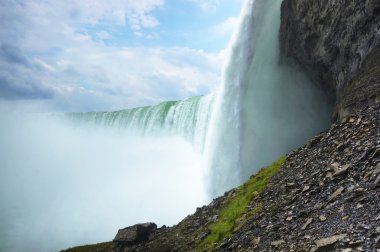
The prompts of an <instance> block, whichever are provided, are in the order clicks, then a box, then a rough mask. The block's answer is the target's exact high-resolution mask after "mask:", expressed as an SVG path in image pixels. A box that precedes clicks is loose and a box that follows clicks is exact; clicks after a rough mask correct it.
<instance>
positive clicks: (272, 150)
mask: <svg viewBox="0 0 380 252" xmlns="http://www.w3.org/2000/svg"><path fill="white" fill-rule="evenodd" d="M281 2H282V1H281V0H272V1H268V0H256V1H254V0H246V1H245V4H244V7H243V10H242V14H241V17H240V27H239V30H238V31H237V32H236V34H235V35H234V37H233V38H232V40H231V44H230V56H229V61H228V63H227V65H226V67H225V70H224V76H223V80H224V81H223V83H222V86H221V90H220V91H219V93H218V96H217V98H216V104H215V106H216V107H215V109H214V111H215V112H214V114H213V117H212V119H211V120H212V122H211V125H210V127H209V129H210V131H209V132H210V134H208V140H207V144H206V151H208V154H207V156H208V159H209V160H208V162H209V164H208V166H209V167H210V171H209V180H210V181H211V182H210V186H209V187H210V193H211V194H212V195H214V196H215V195H220V194H222V193H223V192H225V191H226V190H228V189H230V188H232V187H234V186H237V185H238V184H240V183H241V182H242V181H244V180H245V179H247V178H248V177H249V176H250V175H252V174H253V173H254V172H255V171H257V170H258V169H260V168H261V167H263V166H265V165H268V164H270V163H271V162H273V161H275V160H276V159H278V158H279V156H280V155H282V154H285V153H287V152H289V151H290V150H292V149H293V148H295V147H297V146H300V145H302V144H304V143H305V141H306V140H307V139H308V138H309V137H311V136H313V135H315V134H316V133H318V132H319V131H321V130H323V129H325V128H327V127H328V125H329V123H330V119H329V118H330V111H331V104H330V103H329V101H328V99H327V98H326V95H325V94H324V93H322V92H321V91H320V90H319V88H317V87H316V86H315V85H313V84H312V83H311V82H310V80H309V79H308V78H307V77H306V76H305V75H304V74H303V73H302V72H301V71H300V70H299V69H297V68H296V67H294V66H289V65H286V64H281V63H280V51H279V32H278V31H279V27H280V5H281Z"/></svg>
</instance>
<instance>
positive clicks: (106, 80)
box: [0, 0, 223, 111]
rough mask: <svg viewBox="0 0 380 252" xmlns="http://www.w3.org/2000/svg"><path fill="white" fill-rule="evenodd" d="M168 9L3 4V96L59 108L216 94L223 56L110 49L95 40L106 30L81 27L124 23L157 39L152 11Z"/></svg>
mask: <svg viewBox="0 0 380 252" xmlns="http://www.w3.org/2000/svg"><path fill="white" fill-rule="evenodd" d="M163 4H164V0H141V1H132V0H124V1H118V0H109V1H107V2H105V1H101V0H91V1H90V0H83V1H73V0H71V1H69V3H68V2H67V1H65V2H63V1H53V0H47V1H42V2H41V1H33V0H31V1H27V2H25V3H23V4H17V3H16V2H6V3H5V4H3V5H1V6H0V24H1V28H0V38H1V42H0V49H1V50H0V66H1V71H0V82H3V83H5V85H3V84H1V83H0V84H1V85H0V89H1V90H0V91H1V92H2V95H0V99H4V98H7V97H8V98H7V99H21V100H22V99H36V100H41V99H44V100H45V101H46V103H48V104H51V105H53V107H55V108H59V109H62V110H74V111H80V110H111V109H120V108H125V107H133V106H142V105H147V104H154V103H157V102H161V101H164V100H173V99H183V98H187V97H190V96H194V95H200V94H206V93H209V92H211V91H212V90H213V89H214V88H215V87H216V86H217V85H218V84H219V82H220V79H219V78H220V71H221V66H222V63H223V61H222V58H223V54H222V53H220V54H217V53H214V54H213V53H205V52H203V51H201V50H194V49H190V48H186V47H170V48H147V47H143V46H140V47H131V46H129V47H121V46H116V45H107V44H105V43H103V42H102V41H100V42H97V40H96V38H97V39H100V40H107V39H109V38H112V35H111V34H110V33H109V32H108V30H104V29H99V30H95V31H94V32H93V34H91V35H90V34H88V32H87V31H86V30H83V26H85V25H91V24H98V23H99V24H102V25H104V24H106V25H125V26H126V27H129V28H130V29H131V30H132V33H134V34H135V36H142V37H143V38H148V37H155V36H156V34H155V33H154V31H153V32H151V31H147V30H145V29H148V28H152V27H155V26H157V25H159V23H158V21H157V20H156V18H155V17H154V16H153V14H152V11H154V10H155V9H157V8H160V7H161V6H162V5H163ZM110 22H111V23H112V22H113V24H110ZM110 32H111V33H112V29H111V30H110ZM92 36H93V37H92ZM8 45H12V46H11V47H9V46H8Z"/></svg>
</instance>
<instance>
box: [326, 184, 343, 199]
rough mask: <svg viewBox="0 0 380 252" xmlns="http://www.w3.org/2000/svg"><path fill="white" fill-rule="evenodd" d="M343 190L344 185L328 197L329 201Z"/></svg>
mask: <svg viewBox="0 0 380 252" xmlns="http://www.w3.org/2000/svg"><path fill="white" fill-rule="evenodd" d="M343 191H344V187H342V186H341V187H339V188H338V189H337V190H336V191H335V192H334V193H333V194H332V195H331V196H330V197H329V199H328V201H329V202H331V201H333V200H335V199H336V198H337V197H338V196H339V195H341V194H342V192H343Z"/></svg>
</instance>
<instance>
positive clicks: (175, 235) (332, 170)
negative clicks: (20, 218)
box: [68, 104, 380, 252]
mask: <svg viewBox="0 0 380 252" xmlns="http://www.w3.org/2000/svg"><path fill="white" fill-rule="evenodd" d="M379 125H380V104H375V105H374V106H372V107H369V108H366V109H364V110H362V111H359V112H358V113H357V114H355V115H352V116H351V117H348V118H346V119H344V120H343V121H341V122H337V123H334V124H333V125H332V126H331V128H330V129H329V130H328V131H326V132H324V133H322V134H320V135H318V136H316V137H315V138H314V139H312V140H311V141H310V142H309V143H307V144H306V145H305V146H303V147H302V148H300V149H297V150H295V151H294V152H293V153H291V154H289V155H288V156H287V158H286V161H285V159H282V160H281V161H279V162H277V163H275V164H274V165H272V166H270V167H268V168H266V169H264V170H262V171H260V172H259V173H258V174H257V175H256V176H253V177H252V178H251V179H250V180H249V181H248V182H247V183H245V184H244V185H242V186H241V187H239V188H236V189H233V190H231V191H230V192H227V193H225V195H224V196H223V197H220V198H217V199H215V200H214V201H213V202H212V203H211V204H210V205H208V206H204V207H202V208H198V209H197V211H196V213H195V214H193V215H190V216H188V217H187V218H185V219H184V220H183V221H182V222H180V223H179V224H178V225H176V226H174V227H169V228H168V227H161V228H159V229H155V230H153V231H151V232H150V233H149V234H145V235H146V236H145V237H146V239H136V240H135V241H132V240H130V241H129V242H122V241H120V239H119V240H117V239H116V240H115V241H114V242H110V243H105V244H100V245H93V246H88V247H80V248H75V249H72V250H68V251H109V252H111V251H112V252H118V251H196V250H199V251H211V250H212V251H378V250H377V249H380V127H379ZM278 168H280V170H279V171H278V172H277V170H278ZM275 173H276V174H275ZM273 174H275V175H274V176H273V177H272V175H273ZM270 178H271V179H270ZM269 179H270V180H269ZM258 185H260V186H258ZM245 199H246V200H245ZM236 205H237V206H241V205H243V209H242V211H241V210H239V209H237V208H236ZM239 211H240V212H239ZM236 213H237V214H236ZM229 219H230V220H232V222H231V223H229V221H230V220H229ZM229 224H231V225H229ZM132 229H136V227H132ZM132 234H133V233H132Z"/></svg>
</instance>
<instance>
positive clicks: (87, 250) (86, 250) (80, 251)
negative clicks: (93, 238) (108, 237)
mask: <svg viewBox="0 0 380 252" xmlns="http://www.w3.org/2000/svg"><path fill="white" fill-rule="evenodd" d="M111 245H112V242H104V243H98V244H94V245H85V246H80V247H75V248H69V249H67V250H62V251H61V252H93V251H102V250H106V249H110V248H111Z"/></svg>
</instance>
